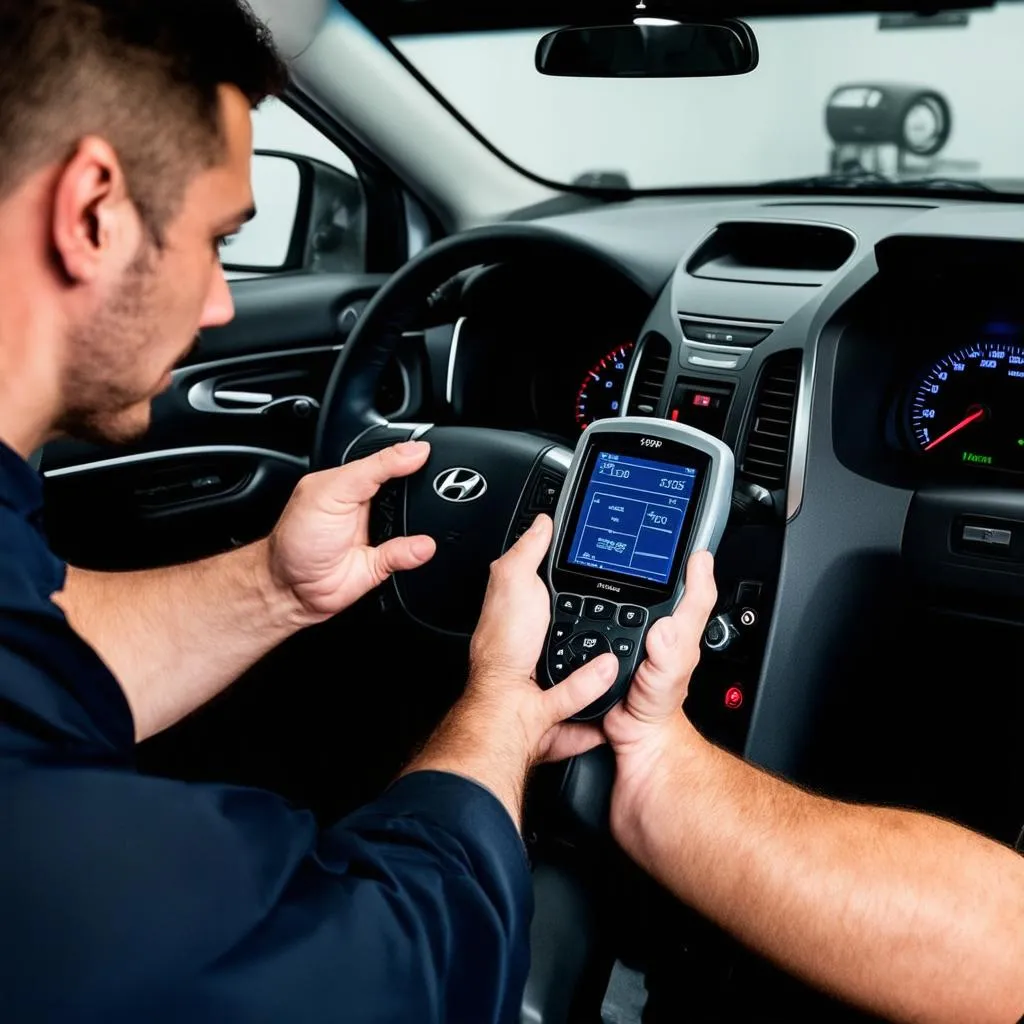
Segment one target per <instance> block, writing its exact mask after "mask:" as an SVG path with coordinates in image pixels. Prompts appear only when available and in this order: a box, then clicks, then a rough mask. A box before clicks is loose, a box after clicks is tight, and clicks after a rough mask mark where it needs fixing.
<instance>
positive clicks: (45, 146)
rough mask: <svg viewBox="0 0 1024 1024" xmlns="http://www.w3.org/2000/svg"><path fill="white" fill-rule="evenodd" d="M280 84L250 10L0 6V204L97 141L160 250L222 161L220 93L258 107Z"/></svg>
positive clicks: (172, 2)
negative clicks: (233, 91)
mask: <svg viewBox="0 0 1024 1024" xmlns="http://www.w3.org/2000/svg"><path fill="white" fill-rule="evenodd" d="M286 83H287V72H286V71H285V68H284V65H283V63H282V61H281V59H280V57H279V56H278V54H277V51H276V50H275V48H274V44H273V41H272V39H271V37H270V33H269V31H268V30H267V28H266V26H264V25H263V24H262V23H261V22H260V21H258V20H257V18H256V17H255V15H254V14H253V13H252V10H251V9H250V8H249V6H248V4H247V3H246V0H0V199H3V198H6V197H7V196H8V195H10V193H12V192H13V191H14V190H15V189H16V188H17V187H18V186H19V184H21V182H23V181H24V180H25V178H26V177H27V176H28V175H30V174H32V173H34V172H35V171H36V170H38V169H40V168H41V167H45V166H46V165H47V164H49V163H51V162H53V161H57V160H62V159H68V158H70V156H71V154H72V153H73V152H74V149H75V147H76V146H77V145H78V143H79V142H80V141H81V139H83V138H84V137H85V136H87V135H98V136H101V137H103V138H105V139H106V140H107V141H108V142H109V143H110V144H111V145H112V146H113V147H114V149H115V150H116V151H117V154H118V157H119V158H120V160H121V162H122V166H123V168H124V172H125V175H126V179H127V182H128V189H129V191H130V194H131V197H132V199H133V201H134V202H135V204H136V206H137V207H138V210H139V213H140V215H141V217H142V219H143V222H144V224H145V225H146V228H147V230H148V232H149V234H150V235H151V236H152V238H153V240H154V241H155V242H156V243H157V244H158V245H160V244H162V238H163V230H164V228H165V227H166V225H167V223H168V221H169V220H170V219H172V218H173V216H174V215H175V213H176V211H177V209H178V207H179V205H180V203H181V200H182V197H183V195H184V192H185V188H186V186H187V184H188V181H189V179H190V178H191V177H192V176H193V175H194V174H195V173H197V172H198V171H199V170H201V169H202V168H204V167H210V166H213V165H214V164H216V162H217V161H218V160H219V159H220V158H221V157H222V155H223V152H224V135H223V130H222V127H223V126H222V125H221V123H220V116H219V115H220V106H219V102H218V87H219V86H221V85H225V84H227V85H233V86H236V87H237V88H238V89H239V90H241V92H242V93H244V94H245V96H246V97H247V98H248V100H249V102H250V103H251V104H252V106H253V107H256V106H258V105H259V103H260V102H261V101H262V100H264V99H265V98H266V97H267V96H271V95H276V94H278V93H280V92H281V91H282V90H283V88H284V87H285V85H286Z"/></svg>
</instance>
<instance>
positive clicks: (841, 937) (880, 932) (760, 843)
mask: <svg viewBox="0 0 1024 1024" xmlns="http://www.w3.org/2000/svg"><path fill="white" fill-rule="evenodd" d="M714 603H715V584H714V578H713V570H712V562H711V556H710V555H709V554H708V553H707V552H703V553H700V554H697V555H694V556H693V558H692V559H691V561H690V563H689V565H688V571H687V589H686V594H685V596H684V598H683V600H682V602H681V603H680V605H679V607H678V609H677V610H676V613H675V614H674V615H673V616H672V617H671V618H666V619H662V620H661V621H660V622H658V623H656V624H655V625H654V626H653V627H652V629H651V632H650V634H649V636H648V641H647V661H645V662H644V663H643V665H642V666H641V668H640V670H639V671H638V672H637V675H636V677H635V679H634V681H633V685H632V687H631V689H630V692H629V695H628V697H627V700H626V701H625V702H624V703H623V704H621V705H619V706H618V707H617V708H615V709H614V710H613V711H612V712H611V713H610V714H609V715H608V716H607V717H606V718H605V722H604V729H605V732H606V734H607V737H608V740H609V742H610V744H611V745H612V747H613V749H614V751H615V756H616V765H617V772H616V781H615V786H614V789H613V793H612V805H611V824H612V830H613V832H614V835H615V837H616V839H617V840H618V842H619V843H620V844H621V846H622V847H623V848H624V849H625V850H626V852H627V853H629V854H630V855H631V856H632V857H633V858H634V860H635V861H636V862H637V863H638V864H639V865H640V866H641V867H643V868H644V869H646V870H647V871H648V872H649V873H650V874H651V875H653V876H654V878H655V879H656V880H657V881H658V882H660V883H661V884H662V885H664V886H665V887H666V888H667V889H669V890H670V891H671V892H672V893H674V894H675V895H676V896H678V897H679V898H680V899H681V900H684V901H685V902H686V903H688V904H690V905H691V906H693V907H695V908H696V909H698V910H699V911H701V912H702V913H703V914H705V915H706V916H707V917H709V918H711V919H712V920H714V921H715V922H716V923H717V924H719V925H721V926H722V927H724V928H725V929H726V930H728V931H729V932H731V933H732V934H733V935H735V936H736V937H737V938H739V939H740V940H741V941H742V942H744V943H745V944H747V945H748V946H750V947H751V948H753V949H754V950H756V951H757V952H759V953H761V954H762V955H764V956H766V957H769V958H770V959H772V960H774V961H775V962H776V963H778V964H779V965H781V966H782V967H784V968H786V969H787V970H789V971H790V972H792V973H794V974H796V975H798V976H799V977H801V978H803V979H804V980H806V981H808V982H810V983H812V984H814V985H816V986H817V987H819V988H822V989H824V990H826V991H828V992H830V993H832V994H833V995H836V996H838V997H840V998H842V999H845V1000H847V1001H848V1002H851V1003H853V1004H856V1005H858V1006H860V1007H862V1008H865V1009H867V1010H869V1011H870V1012H872V1013H876V1014H881V1015H882V1016H883V1017H885V1018H886V1019H888V1020H895V1021H935V1022H945V1021H949V1022H951V1024H952V1022H970V1024H986V1022H989V1021H991V1022H993V1024H1009V1022H1012V1021H1016V1020H1018V1018H1020V1014H1021V1011H1022V1010H1024V860H1022V858H1021V857H1020V856H1019V855H1018V854H1017V853H1016V852H1015V851H1014V850H1011V849H1009V848H1007V847H1005V846H1001V845H1000V844H998V843H996V842H993V841H990V840H989V839H986V838H983V837H981V836H979V835H975V834H973V833H972V832H969V831H967V830H966V829H963V828H961V827H959V826H958V825H955V824H952V823H950V822H948V821H942V820H938V819H936V818H933V817H928V816H926V815H924V814H918V813H913V812H910V811H905V810H898V809H894V808H880V807H866V806H857V805H851V804H847V803H840V802H839V801H836V800H830V799H827V798H825V797H822V796H818V795H815V794H812V793H809V792H806V791H804V790H802V789H799V788H797V787H796V786H793V785H791V784H789V783H787V782H785V781H783V780H782V779H779V778H776V777H774V776H772V775H769V774H767V773H766V772H763V771H761V770H759V769H758V768H756V767H753V766H752V765H750V764H747V763H745V762H743V761H741V760H740V759H738V758H736V757H733V756H732V755H731V754H729V753H727V752H725V751H723V750H721V749H719V748H717V747H714V746H712V745H711V744H710V743H708V742H706V741H705V740H704V739H703V738H702V737H701V735H700V734H699V733H698V732H697V731H696V729H694V727H693V726H692V725H691V724H690V722H689V721H688V719H687V718H686V716H685V715H684V714H683V713H682V711H681V710H680V708H681V705H682V703H683V700H684V699H685V697H686V693H687V687H688V685H689V679H690V675H691V674H692V671H693V668H694V667H695V666H696V664H697V660H698V657H699V653H700V638H701V636H702V634H703V631H704V627H705V624H706V622H707V619H708V616H709V614H710V612H711V610H712V608H713V606H714ZM950 756H951V757H952V756H956V752H955V751H951V752H950ZM681 1003H682V1005H683V1006H685V994H683V996H682V998H681ZM673 1019H675V1018H673Z"/></svg>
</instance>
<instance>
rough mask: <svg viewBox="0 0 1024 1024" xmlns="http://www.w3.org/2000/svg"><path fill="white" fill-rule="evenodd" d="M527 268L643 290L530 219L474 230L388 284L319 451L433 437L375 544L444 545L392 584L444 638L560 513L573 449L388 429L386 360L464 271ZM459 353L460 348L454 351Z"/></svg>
mask: <svg viewBox="0 0 1024 1024" xmlns="http://www.w3.org/2000/svg"><path fill="white" fill-rule="evenodd" d="M509 263H518V264H524V265H529V266H531V267H534V266H538V265H539V266H543V267H545V268H550V272H551V273H558V271H559V269H560V268H561V269H563V270H564V269H566V268H567V267H568V265H569V264H573V265H574V266H573V269H579V270H582V271H584V272H587V271H590V272H594V271H598V270H600V271H601V272H602V273H603V274H605V275H606V274H607V273H608V272H609V271H610V270H611V271H614V272H616V273H618V274H620V275H623V276H626V277H629V279H630V280H631V281H632V282H633V283H634V284H636V285H637V287H640V285H639V282H637V281H636V280H635V278H632V277H631V276H630V275H629V273H628V271H626V270H625V269H624V268H622V267H621V266H619V265H617V264H615V263H613V262H612V261H611V260H610V259H609V257H608V256H607V255H606V254H605V253H603V252H601V251H599V250H597V249H595V248H592V247H591V246H590V245H588V244H587V243H585V242H582V241H580V240H578V239H575V238H572V237H569V236H567V235H563V234H558V233H555V232H553V231H551V230H550V229H544V228H538V227H536V226H533V225H528V224H503V225H498V226H493V227H483V228H475V229H472V230H470V231H467V232H464V233H461V234H458V235H454V236H452V237H451V238H448V239H445V240H443V241H441V242H438V243H437V244H435V245H433V246H431V247H429V248H427V249H425V250H424V251H423V252H421V253H420V254H419V255H417V256H416V257H415V258H414V259H412V260H410V261H409V262H408V263H407V264H405V266H403V267H402V268H401V269H400V270H399V271H397V272H396V273H395V274H394V276H393V277H391V278H390V280H388V282H387V283H386V284H385V285H384V286H383V287H382V288H381V289H380V291H379V292H378V293H377V294H376V295H375V296H374V298H373V299H372V300H371V301H370V303H369V304H368V305H367V307H366V309H365V310H364V311H363V314H362V316H361V318H360V320H359V322H358V324H357V325H356V327H355V329H354V330H353V332H352V334H351V336H350V337H349V339H348V341H347V342H346V344H345V347H344V348H343V350H342V352H341V355H340V356H339V358H338V362H337V364H336V366H335V368H334V371H333V373H332V374H331V378H330V381H329V383H328V385H327V390H326V392H325V395H324V401H323V403H322V407H321V413H320V420H319V423H318V426H317V432H316V441H315V445H314V451H313V466H314V468H316V469H326V468H330V467H334V466H339V465H343V464H345V463H346V462H352V461H354V460H356V459H360V458H363V457H365V456H367V455H370V454H373V453H374V452H376V451H379V450H381V449H382V448H386V447H388V446H389V445H392V444H395V443H397V442H399V441H404V440H409V439H423V440H426V441H429V442H430V444H431V453H430V459H429V461H428V462H427V465H426V467H425V468H424V469H423V470H421V471H420V472H418V473H417V474H416V475H415V476H413V477H412V478H410V479H408V480H401V481H392V482H391V483H389V484H387V485H386V486H385V487H384V488H383V489H382V491H381V493H380V494H379V495H378V497H377V499H376V500H375V502H374V505H373V509H372V514H371V527H370V532H371V539H372V540H373V542H374V543H381V542H383V541H385V540H388V539H389V538H390V537H393V536H400V535H402V534H419V533H425V534H429V535H430V536H432V537H433V538H434V539H435V540H436V541H437V554H436V555H435V556H434V558H433V560H432V561H431V562H430V563H428V564H427V565H426V566H424V567H422V568H420V569H417V570H416V571H415V572H412V573H406V574H402V575H401V576H399V577H397V578H396V579H395V580H394V586H395V588H396V591H397V594H398V598H399V600H400V602H401V606H402V608H403V609H404V610H405V612H406V613H407V614H408V615H410V616H411V617H412V618H413V619H415V620H416V621H418V622H419V623H420V624H422V625H424V626H427V627H429V628H432V629H435V630H439V631H442V632H446V633H453V634H460V635H469V634H470V633H472V631H473V629H474V628H475V626H476V622H477V619H478V617H479V615H480V607H481V604H482V602H483V597H484V592H485V590H486V587H487V577H488V570H489V567H490V563H491V562H492V561H494V559H496V558H498V557H499V556H500V555H501V554H502V553H503V552H504V551H505V550H506V549H507V548H508V547H509V546H510V545H511V544H512V543H514V542H515V540H516V539H517V538H518V537H519V536H520V535H521V533H522V532H523V531H524V530H525V529H526V528H527V527H529V525H530V523H532V522H533V519H534V518H535V516H536V515H537V513H538V512H548V513H551V512H553V511H554V504H555V499H556V498H557V495H558V493H559V492H560V490H561V487H562V483H563V482H564V479H565V475H566V471H567V470H568V468H569V464H570V461H571V458H572V451H571V450H570V449H569V448H567V447H565V446H564V445H559V444H557V443H555V442H553V441H552V440H551V438H550V437H542V436H539V435H536V434H531V433H525V432H522V431H513V430H495V429H489V428H482V427H471V426H437V425H433V424H428V423H422V424H411V423H403V424H389V423H388V422H387V421H386V420H384V419H383V417H381V416H380V415H379V414H378V413H377V412H376V410H375V409H374V400H375V397H376V395H377V391H378V385H379V383H380V380H381V376H382V374H383V373H384V369H385V367H387V366H388V364H389V362H390V360H391V359H392V357H393V356H394V354H395V352H396V351H397V350H398V348H399V346H400V345H402V344H403V342H405V343H408V339H407V338H404V337H403V335H404V333H405V332H407V331H410V330H411V329H412V328H413V327H415V326H417V319H419V318H422V315H423V312H424V310H425V308H426V300H427V296H429V295H430V294H431V293H432V292H434V291H435V290H436V289H438V288H439V287H441V286H442V285H444V284H445V283H446V282H448V281H450V280H451V279H452V278H453V277H455V276H456V275H458V274H459V273H461V272H462V271H465V270H469V269H471V268H474V267H479V266H489V265H494V264H509ZM455 355H456V353H453V358H454V357H455Z"/></svg>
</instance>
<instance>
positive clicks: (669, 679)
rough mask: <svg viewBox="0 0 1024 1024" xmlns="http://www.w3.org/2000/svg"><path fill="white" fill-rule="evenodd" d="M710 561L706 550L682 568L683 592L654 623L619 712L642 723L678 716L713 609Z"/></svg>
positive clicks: (712, 580) (714, 590)
mask: <svg viewBox="0 0 1024 1024" xmlns="http://www.w3.org/2000/svg"><path fill="white" fill-rule="evenodd" d="M716 598H717V592H716V589H715V578H714V562H713V560H712V558H711V555H710V554H708V552H706V551H702V552H698V553H697V554H695V555H693V556H692V557H691V559H690V561H689V564H688V565H687V568H686V591H685V593H684V594H683V599H682V601H681V602H680V603H679V607H678V608H677V609H676V610H675V612H674V613H673V614H672V615H670V616H668V617H666V618H664V619H659V620H658V621H657V622H656V623H655V624H654V625H653V626H652V627H651V631H650V632H649V633H648V634H647V644H646V647H647V657H646V658H645V659H644V661H643V663H642V664H641V666H640V668H639V669H638V670H637V673H636V676H635V677H634V679H633V684H632V686H630V688H629V693H628V694H627V695H626V700H625V702H624V705H623V707H624V709H625V710H626V712H628V713H629V714H630V715H632V716H633V717H634V718H636V719H638V720H639V721H641V722H646V723H651V722H658V721H661V720H663V719H665V718H668V717H671V716H675V715H677V714H678V713H679V708H680V707H681V706H682V703H683V700H684V699H685V698H686V692H687V689H688V688H689V685H690V676H692V675H693V671H694V669H695V668H696V667H697V662H698V661H699V660H700V641H701V637H702V636H703V634H704V627H705V625H706V624H707V620H708V616H709V615H710V614H711V612H712V610H713V609H714V606H715V600H716Z"/></svg>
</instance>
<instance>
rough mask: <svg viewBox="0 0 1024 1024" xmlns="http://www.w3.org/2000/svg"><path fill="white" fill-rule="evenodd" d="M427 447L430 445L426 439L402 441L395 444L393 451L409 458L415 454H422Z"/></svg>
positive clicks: (404, 457)
mask: <svg viewBox="0 0 1024 1024" xmlns="http://www.w3.org/2000/svg"><path fill="white" fill-rule="evenodd" d="M429 447H430V445H428V444H427V442H426V441H403V442H402V443H401V444H396V445H395V451H396V452H398V454H399V455H401V456H402V458H403V459H411V458H412V457H413V456H415V455H422V454H423V452H424V451H425V450H426V449H427V448H429Z"/></svg>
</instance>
